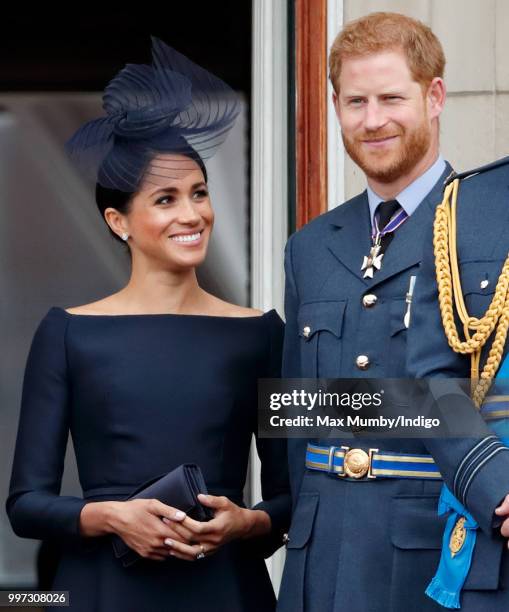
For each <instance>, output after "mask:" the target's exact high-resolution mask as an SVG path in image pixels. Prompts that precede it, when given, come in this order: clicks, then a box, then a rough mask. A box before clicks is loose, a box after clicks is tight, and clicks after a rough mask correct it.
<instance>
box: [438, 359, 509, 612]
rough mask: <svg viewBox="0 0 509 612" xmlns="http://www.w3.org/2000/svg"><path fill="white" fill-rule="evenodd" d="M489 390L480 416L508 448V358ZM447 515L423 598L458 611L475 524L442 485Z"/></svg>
mask: <svg viewBox="0 0 509 612" xmlns="http://www.w3.org/2000/svg"><path fill="white" fill-rule="evenodd" d="M490 391H491V393H490V396H488V397H486V399H485V400H484V402H483V404H482V406H481V414H482V416H483V418H484V419H485V420H486V421H487V422H488V424H489V426H490V428H491V429H492V430H493V431H494V432H495V433H496V434H497V435H498V436H499V438H500V439H501V442H503V443H504V444H505V445H506V446H509V356H506V358H505V359H504V361H503V363H502V366H501V367H500V369H499V371H498V374H497V377H496V383H495V385H494V388H493V389H491V390H490ZM448 512H449V513H450V514H449V518H448V519H447V522H446V525H445V531H444V537H443V540H442V553H441V556H440V563H439V565H438V570H437V572H436V574H435V576H434V577H433V579H432V580H431V582H430V583H429V585H428V588H427V589H426V595H428V596H429V597H431V599H434V600H435V601H436V602H437V603H439V604H440V605H441V606H444V607H445V608H452V609H458V608H461V603H460V594H461V589H462V588H463V585H464V584H465V580H466V579H467V576H468V572H469V570H470V565H471V563H472V555H473V553H474V547H475V541H476V538H477V529H478V524H477V522H476V521H475V519H474V517H473V516H472V515H471V514H470V513H469V512H468V511H467V509H466V508H465V506H463V504H461V503H460V502H459V501H458V500H457V499H456V498H455V497H454V495H453V494H452V493H451V492H450V491H449V489H448V488H447V487H446V486H445V484H444V485H443V487H442V492H441V494H440V499H439V502H438V515H439V516H442V515H443V514H446V513H448Z"/></svg>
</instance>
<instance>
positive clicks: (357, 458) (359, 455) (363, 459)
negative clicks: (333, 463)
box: [343, 448, 369, 478]
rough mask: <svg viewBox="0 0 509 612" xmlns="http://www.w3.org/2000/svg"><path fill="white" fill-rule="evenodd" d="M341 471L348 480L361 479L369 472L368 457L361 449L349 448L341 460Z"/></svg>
mask: <svg viewBox="0 0 509 612" xmlns="http://www.w3.org/2000/svg"><path fill="white" fill-rule="evenodd" d="M343 469H344V470H345V474H346V475H347V476H350V478H362V477H363V476H366V474H367V473H368V470H369V455H368V453H367V452H366V451H363V450H362V448H351V449H350V450H349V451H348V452H347V453H346V455H345V458H344V460H343Z"/></svg>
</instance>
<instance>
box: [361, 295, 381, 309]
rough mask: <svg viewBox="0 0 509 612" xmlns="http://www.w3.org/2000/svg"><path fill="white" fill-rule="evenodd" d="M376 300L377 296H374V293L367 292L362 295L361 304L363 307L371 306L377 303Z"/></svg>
mask: <svg viewBox="0 0 509 612" xmlns="http://www.w3.org/2000/svg"><path fill="white" fill-rule="evenodd" d="M377 301H378V298H377V297H376V295H373V294H372V293H368V294H367V295H365V296H363V298H362V305H363V306H364V308H372V307H373V306H374V305H375V304H376V303H377Z"/></svg>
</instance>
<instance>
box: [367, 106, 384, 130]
mask: <svg viewBox="0 0 509 612" xmlns="http://www.w3.org/2000/svg"><path fill="white" fill-rule="evenodd" d="M386 121H387V119H386V116H385V113H384V110H383V108H382V107H381V106H380V104H378V102H377V101H376V100H368V102H367V104H366V106H365V115H364V129H366V130H368V131H370V132H372V131H375V130H378V129H380V128H381V127H383V126H384V125H385V123H386Z"/></svg>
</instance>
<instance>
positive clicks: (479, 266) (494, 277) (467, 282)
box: [460, 259, 504, 295]
mask: <svg viewBox="0 0 509 612" xmlns="http://www.w3.org/2000/svg"><path fill="white" fill-rule="evenodd" d="M503 265H504V262H503V260H502V259H490V260H486V261H466V262H463V263H462V264H460V278H461V288H462V289H463V294H464V295H468V294H472V293H475V294H478V295H491V294H493V293H494V292H495V287H496V286H497V281H498V277H499V275H500V272H501V271H502V266H503Z"/></svg>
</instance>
